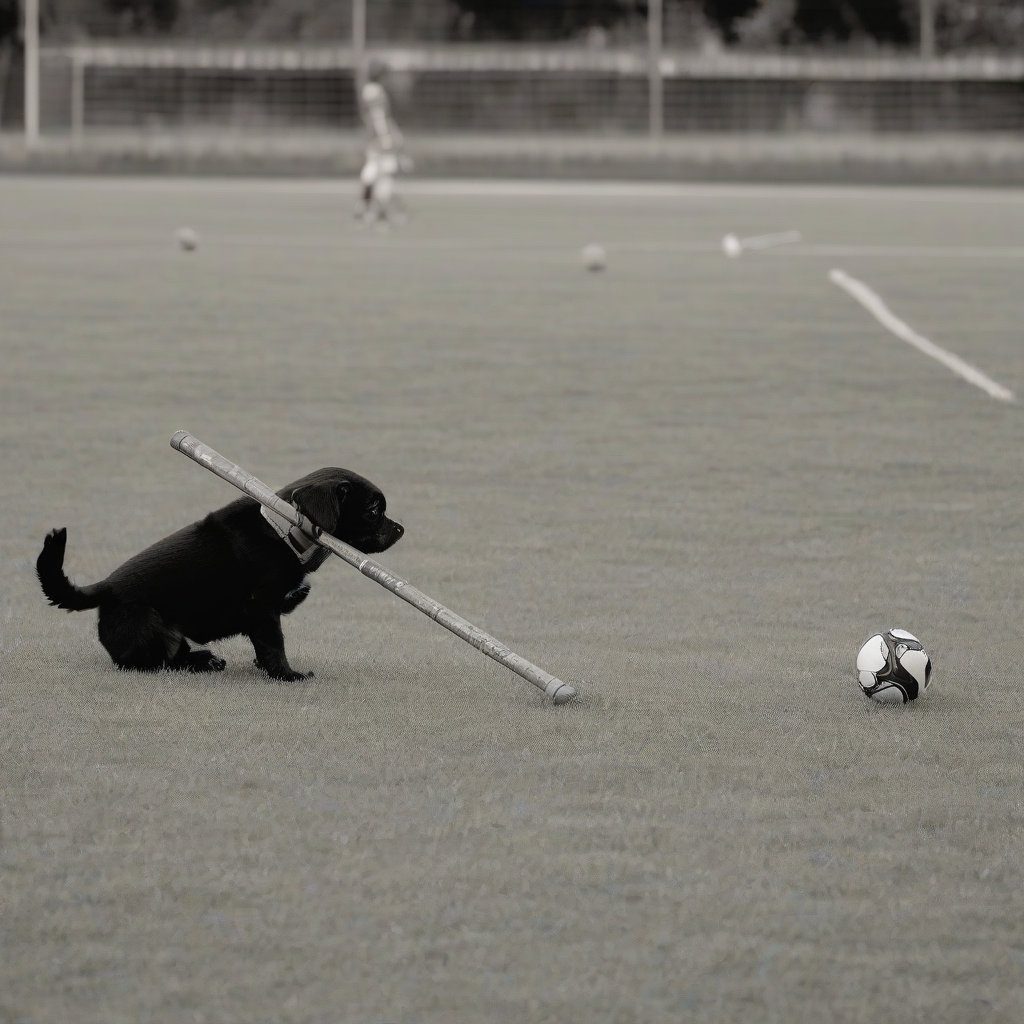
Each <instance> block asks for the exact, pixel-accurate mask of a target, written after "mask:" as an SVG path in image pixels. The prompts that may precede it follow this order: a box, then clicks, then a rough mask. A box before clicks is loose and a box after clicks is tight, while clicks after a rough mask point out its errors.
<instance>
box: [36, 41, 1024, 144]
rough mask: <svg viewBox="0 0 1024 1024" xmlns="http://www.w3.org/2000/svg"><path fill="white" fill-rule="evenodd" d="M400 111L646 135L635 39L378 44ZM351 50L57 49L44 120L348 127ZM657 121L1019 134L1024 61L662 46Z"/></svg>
mask: <svg viewBox="0 0 1024 1024" xmlns="http://www.w3.org/2000/svg"><path fill="white" fill-rule="evenodd" d="M373 52H374V53H375V55H376V56H378V57H379V58H380V59H381V60H382V61H383V62H384V64H385V65H386V66H387V68H388V69H389V70H388V74H387V79H386V84H387V88H388V92H389V94H390V96H391V101H392V104H393V106H394V110H395V113H396V116H397V118H398V120H399V122H400V123H401V124H402V125H403V126H405V127H407V128H409V129H412V130H415V131H440V132H456V131H469V132H526V133H531V132H550V131H558V132H634V133H635V132H643V131H646V130H647V129H648V127H649V124H650V104H651V64H650V61H649V60H648V56H647V54H646V53H645V52H644V51H643V50H640V49H633V50H618V51H612V50H602V51H597V52H592V51H588V50H586V49H582V48H581V49H572V48H538V47H508V46H506V47H480V46H469V45H464V46H435V47H429V48H426V47H415V48H414V47H390V48H388V47H381V48H376V49H375V50H374V51H373ZM356 66H357V59H356V54H355V52H354V51H353V49H352V48H351V47H348V46H335V47H331V46H320V47H318V46H282V45H269V44H260V45H253V44H245V45H227V44H219V45H214V46H206V45H199V44H175V45H152V44H148V45H140V44H125V43H107V44H95V43H90V44H78V45H74V46H48V47H44V48H43V50H42V61H41V72H40V75H41V123H42V127H43V130H44V131H46V130H49V131H68V130H74V131H86V130H89V129H95V128H121V129H188V128H207V129H209V128H232V129H246V128H249V129H264V130H265V129H311V128H313V129H321V130H330V129H338V130H352V129H355V128H356V127H357V124H358V110H357V106H356V101H355V73H356ZM657 71H658V72H659V75H658V77H659V79H660V90H661V93H662V96H663V101H662V102H663V110H662V113H661V117H660V120H661V124H660V126H659V127H661V128H662V129H663V130H664V131H666V132H686V131H709V132H721V131H882V132H886V131H889V132H906V131H971V132H978V131H1004V132H1005V131H1015V130H1018V129H1020V128H1021V127H1022V126H1024V58H1014V57H1009V58H1008V57H985V58H971V57H953V58H941V59H935V60H931V61H922V60H915V59H909V58H906V57H904V58H897V57H888V58H880V57H876V58H871V59H868V58H845V59H826V58H810V57H785V56H774V55H749V54H728V53H722V54H717V55H712V56H706V55H700V54H665V55H662V57H661V59H660V61H659V62H658V65H657Z"/></svg>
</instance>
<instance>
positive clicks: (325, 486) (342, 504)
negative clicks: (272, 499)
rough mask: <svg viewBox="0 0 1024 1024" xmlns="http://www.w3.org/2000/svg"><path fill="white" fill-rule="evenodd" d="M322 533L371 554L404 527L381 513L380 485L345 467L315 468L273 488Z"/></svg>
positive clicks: (383, 505) (384, 504)
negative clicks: (290, 481)
mask: <svg viewBox="0 0 1024 1024" xmlns="http://www.w3.org/2000/svg"><path fill="white" fill-rule="evenodd" d="M277 493H278V494H279V495H280V496H281V497H282V498H284V499H285V501H290V502H291V503H292V504H293V505H295V506H296V508H298V509H299V511H300V512H302V514H303V515H305V516H308V517H309V518H310V519H312V520H313V522H314V523H316V525H317V526H319V527H320V529H321V530H324V531H325V532H326V533H329V534H331V535H332V536H334V537H337V538H338V540H343V541H344V542H345V543H346V544H351V545H352V547H354V548H356V549H358V550H359V551H362V552H363V554H364V555H372V554H373V553H374V552H377V551H386V550H387V549H388V548H389V547H391V545H392V544H394V543H395V542H396V541H397V540H398V539H399V538H400V537H401V536H402V534H403V533H405V530H404V528H403V527H402V526H401V525H400V524H398V523H396V522H395V521H394V520H392V519H388V517H387V516H386V515H385V514H384V512H385V510H386V508H387V500H386V499H385V497H384V494H383V492H382V491H381V489H380V488H379V487H377V486H375V485H374V484H372V483H370V481H369V480H367V479H366V478H365V477H361V476H360V475H359V474H358V473H352V472H350V471H349V470H347V469H336V468H328V469H318V470H316V471H315V472H313V473H310V474H309V475H308V476H304V477H303V478H302V479H301V480H296V481H295V483H293V484H289V485H288V486H287V487H285V488H284V489H283V490H280V491H278V492H277Z"/></svg>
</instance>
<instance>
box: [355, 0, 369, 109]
mask: <svg viewBox="0 0 1024 1024" xmlns="http://www.w3.org/2000/svg"><path fill="white" fill-rule="evenodd" d="M352 60H353V62H354V64H355V67H354V68H353V72H354V75H355V80H356V88H357V89H359V88H360V87H361V86H362V84H363V73H364V71H365V70H366V67H365V65H366V0H352Z"/></svg>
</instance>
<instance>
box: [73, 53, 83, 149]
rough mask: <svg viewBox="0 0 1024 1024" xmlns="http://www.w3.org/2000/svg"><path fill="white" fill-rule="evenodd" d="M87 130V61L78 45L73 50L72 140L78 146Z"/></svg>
mask: <svg viewBox="0 0 1024 1024" xmlns="http://www.w3.org/2000/svg"><path fill="white" fill-rule="evenodd" d="M84 131H85V61H84V60H83V58H82V54H81V52H80V51H79V49H78V48H77V47H76V48H75V49H74V50H72V52H71V141H72V142H74V144H75V145H76V146H77V145H79V144H80V143H81V141H82V135H83V133H84Z"/></svg>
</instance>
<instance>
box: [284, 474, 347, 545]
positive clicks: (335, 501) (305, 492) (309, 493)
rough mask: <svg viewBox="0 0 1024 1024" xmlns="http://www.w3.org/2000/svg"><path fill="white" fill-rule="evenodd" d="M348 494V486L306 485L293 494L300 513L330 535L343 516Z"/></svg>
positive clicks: (293, 501)
mask: <svg viewBox="0 0 1024 1024" xmlns="http://www.w3.org/2000/svg"><path fill="white" fill-rule="evenodd" d="M347 494H348V484H347V483H340V484H306V486H305V487H300V488H299V489H298V490H297V491H295V492H294V493H293V494H292V503H293V504H295V505H296V506H297V507H298V509H299V511H300V512H303V513H305V514H306V515H307V516H309V518H310V519H312V520H313V522H314V523H316V525H317V526H319V527H320V529H321V530H326V531H327V532H328V533H330V532H331V531H333V530H334V529H335V527H336V525H337V523H338V517H339V516H340V515H341V503H342V502H343V501H344V500H345V496H346V495H347Z"/></svg>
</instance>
